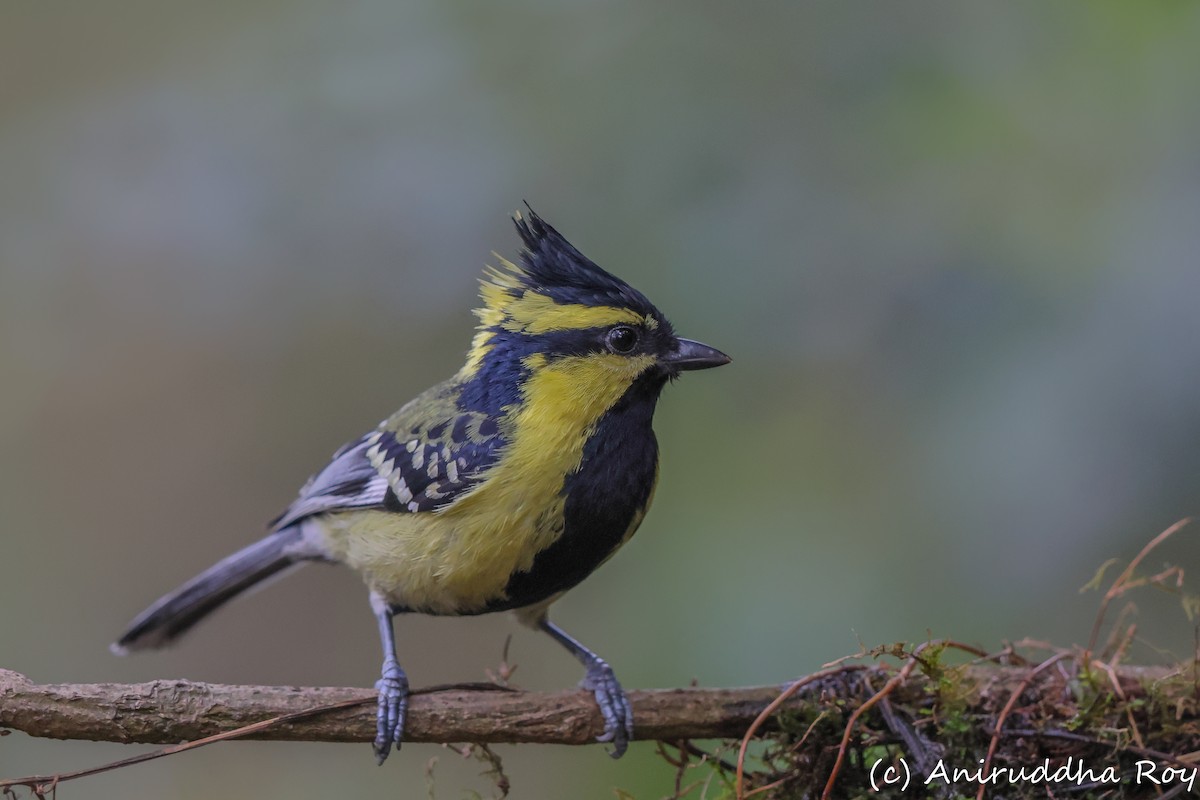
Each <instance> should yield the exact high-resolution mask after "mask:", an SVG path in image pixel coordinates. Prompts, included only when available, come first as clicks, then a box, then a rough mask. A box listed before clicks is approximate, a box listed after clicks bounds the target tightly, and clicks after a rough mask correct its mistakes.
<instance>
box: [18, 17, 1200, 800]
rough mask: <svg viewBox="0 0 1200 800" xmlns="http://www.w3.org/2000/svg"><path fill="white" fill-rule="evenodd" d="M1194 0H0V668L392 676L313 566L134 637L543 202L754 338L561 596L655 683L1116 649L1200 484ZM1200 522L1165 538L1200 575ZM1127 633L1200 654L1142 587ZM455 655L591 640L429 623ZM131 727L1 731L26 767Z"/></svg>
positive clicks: (530, 675)
mask: <svg viewBox="0 0 1200 800" xmlns="http://www.w3.org/2000/svg"><path fill="white" fill-rule="evenodd" d="M1198 40H1200V7H1197V6H1196V5H1195V4H1191V3H1138V4H1131V3H1120V2H1096V3H1087V4H1084V3H1054V4H1046V3H1041V2H1032V1H1031V2H1014V3H1004V4H996V3H983V2H967V3H962V2H918V3H910V4H904V5H903V6H890V5H889V6H880V5H878V4H875V3H867V2H838V3H806V4H799V3H769V2H764V3H752V4H717V3H695V2H684V1H683V0H667V2H658V3H652V4H649V3H638V2H614V3H596V2H535V1H534V0H517V1H515V2H510V3H504V4H497V3H487V2H467V3H438V2H432V0H421V1H419V2H411V3H394V2H389V1H387V0H373V1H372V0H362V1H361V2H353V3H345V4H319V3H283V2H278V1H277V0H254V2H250V3H246V2H236V3H235V2H213V3H205V4H181V3H152V2H144V1H143V0H110V2H107V3H103V4H100V3H92V4H88V3H54V2H51V3H24V4H6V5H5V6H4V8H3V9H2V10H0V386H2V391H0V567H2V569H0V574H2V580H0V666H3V667H5V668H9V669H14V670H18V671H20V672H23V673H25V674H27V675H29V676H30V677H32V678H33V679H35V680H38V681H138V680H147V679H152V678H166V677H186V678H190V679H196V680H207V681H229V682H246V683H288V684H329V685H332V684H345V685H359V686H364V687H366V686H369V685H370V684H371V683H372V682H373V680H374V679H375V676H376V672H377V669H378V657H377V643H376V640H375V627H374V624H373V621H372V619H371V615H370V614H369V613H368V610H367V604H366V596H365V592H364V591H363V590H362V588H361V586H360V585H359V583H358V581H357V579H356V578H355V577H354V576H352V575H350V574H349V573H345V572H342V571H339V570H336V569H332V568H320V567H312V568H309V569H308V570H305V571H302V572H301V573H299V574H297V575H296V576H294V577H292V578H290V579H289V580H288V581H285V582H283V583H280V584H278V585H276V586H274V587H272V588H270V589H269V590H267V591H265V592H263V593H261V594H258V595H256V596H254V597H252V598H251V599H249V600H247V601H245V602H242V603H239V604H237V605H236V606H234V607H232V608H230V609H229V610H228V612H227V613H223V614H221V615H220V616H219V617H218V618H215V619H213V620H212V621H211V622H210V623H209V624H206V625H204V626H203V627H202V628H201V629H199V630H197V631H196V632H195V635H193V636H192V637H190V638H189V639H187V640H186V641H185V642H184V643H182V644H181V645H180V646H179V647H178V648H176V649H174V650H172V651H170V652H168V653H165V654H156V655H148V656H141V657H136V658H130V659H124V660H121V659H117V658H114V657H112V656H110V655H109V653H108V651H107V649H106V648H107V644H108V643H109V642H110V641H111V640H112V639H113V638H114V636H115V635H116V634H117V633H118V632H119V631H120V630H121V629H122V626H123V625H124V623H125V622H127V620H128V619H129V618H130V616H131V615H132V614H134V613H135V612H137V611H139V610H140V609H141V608H142V607H143V606H145V605H146V604H147V603H149V602H150V601H151V600H153V599H154V598H156V597H157V596H158V595H159V594H160V593H161V592H163V591H165V590H167V589H169V588H172V587H173V586H175V585H176V584H177V583H179V582H180V581H181V580H183V579H185V578H187V577H189V576H190V575H192V574H193V573H194V572H196V571H198V570H199V569H201V568H203V567H205V566H207V565H208V564H210V563H211V562H212V561H214V560H215V559H217V558H220V557H222V556H224V555H225V554H227V553H228V552H231V551H232V550H234V549H235V548H237V547H240V546H241V545H243V544H245V543H247V542H249V541H250V540H251V539H252V538H253V537H255V536H256V535H258V534H259V533H260V531H261V530H262V525H263V523H264V522H265V521H266V520H268V519H269V518H271V517H272V516H273V515H274V514H275V513H276V512H277V511H278V510H279V509H280V508H282V507H283V506H284V505H285V504H286V503H287V502H288V501H289V500H290V498H291V497H292V496H293V493H294V491H295V490H296V488H297V487H298V486H299V485H300V483H302V482H303V481H304V479H305V478H306V477H307V476H308V474H309V473H310V472H311V471H312V470H314V469H316V468H317V467H319V466H321V465H322V464H323V462H324V459H325V458H326V457H327V456H328V455H329V453H330V452H332V451H333V450H334V448H336V447H337V446H338V445H339V444H341V443H342V442H343V441H344V440H347V439H349V438H352V437H354V436H357V435H358V434H359V433H361V432H362V431H364V430H366V429H368V428H369V427H370V426H372V425H373V424H374V423H375V422H376V421H377V420H379V419H380V418H382V417H383V416H385V415H386V414H387V413H389V412H390V411H391V410H392V409H393V408H395V407H396V406H398V405H399V404H400V403H401V402H402V401H404V400H406V399H407V398H409V397H410V396H411V395H413V394H415V393H416V392H417V391H419V390H421V389H423V388H424V387H426V386H427V385H429V384H431V383H433V382H435V381H438V380H441V379H442V378H444V377H447V376H448V375H449V374H450V373H451V372H453V371H454V369H456V368H457V365H458V362H459V360H460V358H461V356H462V354H463V352H464V350H465V348H466V346H467V343H468V340H469V338H470V332H471V326H472V325H473V324H474V319H473V318H472V317H471V316H470V314H469V309H470V308H471V307H472V305H473V304H474V301H475V292H476V283H475V282H476V279H477V277H478V275H479V272H480V268H481V267H482V265H483V264H484V262H485V261H487V260H488V259H489V253H490V252H491V251H492V250H495V251H498V252H499V253H501V254H505V255H509V256H511V255H512V254H513V253H514V251H515V242H516V237H515V235H514V232H513V231H512V229H511V225H510V223H509V222H508V219H507V218H508V215H509V214H510V213H511V212H513V211H514V210H516V209H517V208H518V207H519V206H520V203H521V201H522V200H526V199H527V200H529V202H530V203H531V204H533V206H534V208H536V209H537V210H538V211H539V212H540V213H542V214H543V215H544V216H546V217H547V218H548V219H549V220H550V221H551V222H553V223H554V224H555V225H556V226H558V227H559V228H560V229H561V230H562V231H563V232H564V233H566V234H567V235H568V237H570V238H571V239H572V240H573V241H574V242H575V243H576V244H577V245H578V246H579V247H580V248H581V249H582V250H583V251H584V252H586V253H587V254H589V255H590V256H591V257H593V258H594V259H595V260H597V261H598V262H600V263H601V264H603V265H605V266H607V267H608V268H610V269H611V270H613V271H614V272H616V273H618V274H620V275H621V276H623V277H626V278H628V279H629V280H630V281H631V282H632V283H634V284H635V285H637V286H638V287H639V288H641V289H643V290H644V291H645V292H646V293H647V294H648V295H649V296H650V297H652V298H653V299H654V300H655V301H656V302H657V303H658V304H659V305H660V306H662V307H663V308H664V309H666V310H667V312H668V313H669V314H670V315H671V316H672V318H673V320H674V322H675V324H676V326H677V328H678V329H679V330H680V331H681V332H682V333H684V334H685V335H688V336H692V337H695V338H698V339H701V340H703V341H706V342H709V343H711V344H713V345H716V346H718V347H720V348H722V349H724V350H726V351H728V352H729V353H730V354H732V355H733V356H734V358H735V361H734V363H733V364H732V365H731V366H729V367H726V368H723V369H721V370H718V371H714V372H709V373H703V374H695V375H688V376H686V378H685V379H684V380H682V381H681V382H680V383H678V384H676V385H673V386H671V387H670V388H669V389H668V392H667V394H666V395H665V397H664V400H663V402H662V404H661V406H660V411H659V415H658V424H657V429H658V432H659V438H660V441H661V443H662V448H663V452H664V463H663V478H662V482H661V485H660V489H659V493H658V497H657V501H656V507H655V509H654V511H653V512H652V513H651V515H650V516H649V518H648V520H647V522H646V524H645V525H644V526H643V528H642V531H641V533H639V535H638V537H637V538H636V539H635V540H634V541H633V543H632V544H631V545H630V546H629V547H628V548H627V549H625V550H624V551H622V552H621V554H620V555H619V556H618V557H617V558H616V559H614V560H613V561H612V562H610V563H609V564H608V565H607V566H605V567H604V568H603V569H602V570H601V571H600V572H599V573H598V574H597V575H596V576H594V578H592V579H591V580H589V581H588V582H586V583H585V584H584V585H583V586H581V587H580V588H579V589H577V590H576V591H575V592H574V593H572V594H571V595H569V596H568V598H567V599H565V600H563V601H562V602H561V604H560V605H559V607H558V609H557V619H558V620H559V621H560V622H562V623H563V624H564V626H565V627H567V629H568V630H571V631H573V632H575V633H576V635H578V636H579V637H581V638H582V639H583V640H584V641H586V642H587V643H589V644H590V645H592V646H593V647H594V648H595V649H597V650H598V651H599V652H601V653H602V654H604V655H605V656H606V657H607V658H608V659H609V660H610V661H612V662H613V663H614V664H615V665H616V667H617V670H618V674H619V675H620V676H621V678H622V680H623V681H624V682H625V684H626V686H629V687H652V686H678V685H683V684H686V683H688V682H689V681H690V680H692V679H693V678H695V679H697V680H698V681H699V682H700V683H702V684H706V685H735V684H756V683H763V682H782V681H785V680H786V679H788V678H790V677H793V676H796V675H798V674H801V673H804V672H807V671H810V670H813V669H815V668H817V667H819V666H820V665H821V664H822V663H824V662H826V661H829V660H831V659H834V658H836V657H839V656H842V655H844V654H847V653H851V652H854V651H856V650H857V649H858V648H859V647H860V643H865V644H867V645H873V644H879V643H883V642H890V641H895V640H910V641H913V640H920V639H923V638H924V637H926V636H927V635H929V634H930V633H932V635H935V636H945V637H953V638H956V639H960V640H965V641H970V642H975V643H978V644H980V645H981V646H983V647H985V648H997V647H999V646H1000V645H1001V643H1002V642H1003V641H1004V640H1006V639H1019V638H1021V637H1026V636H1032V637H1037V638H1041V639H1046V640H1051V641H1054V642H1057V643H1059V644H1064V645H1069V644H1072V643H1081V642H1083V641H1084V640H1085V639H1086V638H1087V633H1088V630H1089V628H1090V625H1091V621H1092V618H1093V615H1094V613H1095V610H1096V605H1097V596H1096V595H1095V594H1091V595H1088V594H1084V595H1080V594H1079V593H1078V591H1077V590H1078V589H1079V587H1080V586H1082V585H1083V584H1084V583H1085V582H1086V581H1087V580H1088V579H1089V578H1090V577H1091V576H1092V574H1093V573H1094V571H1095V569H1096V568H1097V567H1098V566H1099V565H1100V564H1101V563H1102V562H1103V561H1104V560H1105V559H1107V558H1110V557H1117V558H1122V559H1128V558H1130V557H1131V556H1132V555H1134V554H1135V553H1136V552H1137V551H1138V549H1139V548H1140V547H1141V546H1142V545H1143V544H1144V543H1145V542H1146V541H1147V540H1148V539H1149V538H1150V537H1151V536H1153V535H1154V534H1155V533H1157V532H1158V531H1160V530H1162V529H1163V528H1165V527H1166V526H1167V525H1169V524H1170V523H1172V522H1174V521H1175V520H1176V519H1178V518H1179V517H1181V516H1183V515H1185V514H1189V513H1193V512H1195V511H1197V507H1198V505H1200V447H1198V445H1200V305H1198V302H1197V301H1198V299H1200V264H1198V259H1197V252H1198V250H1200V224H1197V220H1198V219H1200V217H1198V216H1197V209H1198V208H1200V147H1198V146H1197V142H1200V98H1198V96H1197V88H1196V86H1197V84H1196V76H1197V75H1200V48H1197V47H1196V45H1195V43H1196V42H1197V41H1198ZM1198 535H1200V530H1192V531H1185V532H1183V533H1181V534H1180V535H1179V536H1178V537H1177V538H1176V539H1175V540H1174V541H1173V542H1171V543H1170V544H1169V545H1167V546H1166V547H1165V548H1164V549H1163V550H1162V551H1160V552H1159V553H1156V554H1155V555H1154V556H1153V557H1152V558H1151V559H1150V562H1148V565H1149V566H1152V567H1156V568H1157V567H1160V566H1161V565H1162V564H1163V563H1164V561H1170V562H1171V563H1176V564H1182V565H1184V566H1185V567H1192V566H1200V565H1197V561H1198V556H1200V553H1198V549H1197V547H1196V537H1197V536H1198ZM1137 601H1138V603H1139V605H1140V607H1141V614H1140V616H1139V617H1138V622H1139V625H1140V626H1141V627H1140V629H1139V631H1140V636H1141V638H1142V639H1143V640H1144V642H1145V644H1144V645H1139V648H1138V649H1137V650H1136V651H1135V654H1134V657H1135V658H1141V659H1147V660H1148V659H1163V658H1170V657H1171V656H1170V655H1162V654H1161V653H1159V652H1158V650H1160V649H1166V650H1170V651H1171V652H1173V653H1174V654H1176V655H1180V656H1184V655H1187V654H1188V653H1190V650H1191V648H1192V642H1193V633H1194V631H1193V627H1192V624H1191V623H1190V622H1189V621H1188V620H1187V619H1186V618H1185V617H1184V615H1183V614H1182V613H1181V612H1180V611H1179V609H1178V603H1177V600H1176V599H1175V598H1171V597H1166V596H1157V595H1155V594H1153V593H1148V594H1143V595H1139V596H1138V597H1137ZM398 632H399V637H400V647H401V653H402V660H403V662H404V664H405V665H406V667H407V668H408V670H409V674H410V676H411V677H412V679H413V682H414V684H416V685H423V684H431V683H442V682H447V681H454V680H478V679H481V678H482V677H483V675H484V670H485V669H486V668H488V667H493V666H494V665H496V664H497V663H498V661H499V658H500V650H501V647H502V644H503V642H504V640H505V637H506V636H507V635H509V634H510V633H513V634H514V640H513V645H512V652H511V658H512V660H513V661H515V662H516V663H517V664H518V665H519V667H518V670H517V672H516V674H515V675H514V680H515V681H516V682H517V683H519V684H521V685H524V686H528V687H534V688H552V687H563V686H569V685H572V684H574V683H575V682H576V681H577V680H578V679H579V677H580V675H579V669H578V667H577V665H576V664H575V663H574V662H573V661H572V660H571V659H570V658H569V657H568V656H567V655H565V654H564V653H562V652H561V651H560V650H558V649H557V648H556V647H555V646H554V645H553V644H551V643H550V642H548V641H542V640H541V639H540V638H539V637H537V636H535V635H534V634H531V633H528V632H524V631H521V630H519V629H518V628H517V626H516V625H515V623H513V622H512V621H511V620H510V619H509V618H508V617H505V616H501V617H494V618H486V619H474V620H465V621H464V620H426V619H409V620H402V621H401V622H400V623H399V625H398ZM498 751H499V752H500V753H501V755H502V757H503V758H504V760H505V763H506V765H507V768H508V771H509V774H510V776H511V778H512V781H513V784H514V787H515V788H514V797H547V798H550V797H572V798H583V797H588V798H590V797H601V798H602V797H612V796H613V792H614V789H616V788H620V789H624V790H626V791H629V792H631V793H633V794H634V795H635V796H637V797H639V798H643V797H657V796H660V795H662V794H666V793H668V792H669V788H670V783H671V775H670V771H669V769H667V768H666V767H664V766H663V765H662V764H661V762H659V761H658V760H657V759H656V757H655V756H654V754H653V751H652V747H651V746H650V745H638V746H635V747H634V748H633V751H632V752H631V754H630V755H629V756H628V757H627V758H625V759H623V760H622V761H620V762H612V761H610V760H609V759H608V758H606V757H605V756H604V754H603V753H602V751H601V750H600V748H598V747H593V748H568V747H521V748H513V747H501V748H498ZM133 752H135V748H132V747H122V746H117V745H103V744H88V743H62V742H45V741H34V740H30V739H28V738H27V737H25V736H23V735H13V736H9V737H5V738H3V739H0V775H2V776H4V777H15V776H17V775H23V774H30V773H48V772H56V771H62V770H67V769H73V768H79V767H83V766H89V765H93V764H97V763H100V762H103V761H106V760H110V759H115V758H118V757H121V756H125V755H129V754H131V753H133ZM435 758H436V759H437V760H438V761H437V764H436V766H435V767H434V775H435V786H436V790H437V796H438V797H441V798H446V797H450V798H454V797H460V796H464V794H469V792H471V791H473V790H477V791H481V792H483V793H485V794H486V793H487V792H488V791H489V788H488V782H487V781H486V780H485V779H480V778H478V777H477V775H478V773H479V772H480V771H481V770H482V767H481V766H479V765H478V764H475V763H462V761H461V759H460V758H459V757H458V756H456V755H454V754H453V753H450V752H449V751H446V750H443V749H441V748H438V747H434V746H428V745H410V746H408V747H406V748H405V749H404V751H403V752H402V753H401V754H400V755H399V756H398V757H393V758H392V760H391V761H390V762H389V763H388V764H387V765H386V767H385V768H383V769H376V768H375V767H374V764H373V761H372V759H371V754H370V752H369V748H368V747H367V745H365V744H363V745H359V746H352V745H299V744H271V743H236V744H228V745H220V746H217V747H213V748H208V749H205V750H202V751H198V752H195V753H190V754H187V755H184V756H178V757H174V758H171V759H166V760H163V761H159V762H156V763H153V764H150V765H147V766H141V767H136V768H133V769H127V770H122V771H119V772H117V773H113V774H109V775H105V776H102V777H98V778H94V779H89V780H88V781H87V783H86V785H68V786H64V787H63V788H62V789H61V790H60V796H64V797H85V796H86V797H89V798H125V797H130V796H143V797H171V798H209V797H212V796H214V795H216V794H218V793H219V794H220V795H222V796H230V797H314V798H315V797H331V796H344V795H349V794H354V795H359V796H396V797H422V796H425V793H426V783H427V777H426V775H427V765H428V762H430V760H431V759H435Z"/></svg>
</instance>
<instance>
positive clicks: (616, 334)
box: [605, 325, 638, 353]
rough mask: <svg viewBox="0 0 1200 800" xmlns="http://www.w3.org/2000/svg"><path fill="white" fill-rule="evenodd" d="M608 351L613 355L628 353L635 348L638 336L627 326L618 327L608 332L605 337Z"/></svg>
mask: <svg viewBox="0 0 1200 800" xmlns="http://www.w3.org/2000/svg"><path fill="white" fill-rule="evenodd" d="M605 341H606V342H608V349H609V350H611V351H612V352H614V353H629V352H631V351H632V350H633V348H635V347H637V343H638V334H637V331H636V330H634V329H633V328H630V327H629V326H628V325H618V326H617V327H615V328H613V329H612V330H610V331H609V332H608V336H606V337H605Z"/></svg>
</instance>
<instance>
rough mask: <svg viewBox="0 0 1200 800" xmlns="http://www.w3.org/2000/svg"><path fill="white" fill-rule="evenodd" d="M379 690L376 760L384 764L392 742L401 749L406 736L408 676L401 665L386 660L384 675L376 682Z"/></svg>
mask: <svg viewBox="0 0 1200 800" xmlns="http://www.w3.org/2000/svg"><path fill="white" fill-rule="evenodd" d="M375 688H376V689H378V690H379V710H378V712H377V713H376V715H375V724H376V728H375V760H376V761H377V762H379V763H380V764H382V763H383V762H384V761H385V760H386V759H387V757H388V753H390V752H391V749H392V744H393V743H395V745H396V749H397V750H399V749H400V740H401V739H403V738H404V716H405V714H406V713H407V711H408V678H407V677H406V676H405V675H404V671H403V670H401V669H400V665H399V664H397V663H395V662H394V661H393V662H384V665H383V677H381V678H380V679H379V681H378V682H377V683H376V684H375Z"/></svg>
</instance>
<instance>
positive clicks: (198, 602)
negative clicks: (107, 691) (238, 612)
mask: <svg viewBox="0 0 1200 800" xmlns="http://www.w3.org/2000/svg"><path fill="white" fill-rule="evenodd" d="M315 557H316V555H315V554H313V553H310V552H307V550H306V548H305V546H304V539H303V536H302V534H301V532H300V529H299V526H294V527H287V528H284V529H283V530H280V531H276V532H275V533H272V534H271V535H270V536H267V537H266V538H264V539H261V540H259V541H257V542H255V543H254V544H252V545H250V546H249V547H246V548H244V549H242V550H239V551H238V552H236V553H234V554H233V555H231V556H229V557H228V558H226V559H223V560H221V561H218V562H217V563H216V564H213V565H212V566H211V567H209V568H208V569H207V570H205V571H204V572H202V573H200V574H199V575H197V576H196V577H194V578H192V579H191V580H190V581H188V582H187V583H185V584H183V585H182V586H180V587H179V588H178V589H176V590H175V591H173V592H171V593H169V594H167V595H165V596H163V597H161V598H159V599H158V601H157V602H155V603H154V605H152V606H150V607H149V608H147V609H146V610H145V611H143V612H142V613H141V614H139V615H138V616H137V617H136V618H135V619H134V620H133V622H131V623H129V628H128V630H126V631H125V633H124V634H123V635H122V636H121V638H120V639H118V640H117V641H116V642H115V643H114V644H113V645H112V646H111V648H110V649H111V650H112V651H113V652H114V653H116V654H117V655H125V654H127V653H131V652H133V651H135V650H152V649H155V648H158V647H163V646H165V645H168V644H170V643H171V642H172V641H174V640H175V639H176V638H178V637H179V636H181V635H182V634H184V633H186V632H187V631H188V630H190V629H191V627H192V626H193V625H195V624H196V623H197V622H199V621H200V620H201V619H203V618H204V617H206V616H208V615H209V614H211V613H212V612H213V611H216V610H217V609H218V608H220V607H221V606H223V605H225V603H227V602H229V601H230V600H232V599H233V598H235V597H237V596H238V595H240V594H241V593H242V592H245V591H246V590H247V589H250V588H251V587H254V586H256V585H258V584H260V583H262V582H263V581H265V580H267V579H268V578H270V577H271V576H272V575H275V574H276V573H278V572H280V571H281V570H284V569H287V568H288V567H290V566H293V565H296V566H298V565H300V564H303V563H304V562H305V561H308V560H312V559H313V558H315Z"/></svg>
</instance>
